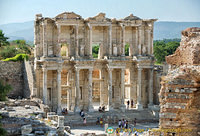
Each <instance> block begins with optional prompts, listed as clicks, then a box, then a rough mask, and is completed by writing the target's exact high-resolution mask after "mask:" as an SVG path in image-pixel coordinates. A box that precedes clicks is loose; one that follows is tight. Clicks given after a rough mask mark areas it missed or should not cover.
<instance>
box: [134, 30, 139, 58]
mask: <svg viewBox="0 0 200 136" xmlns="http://www.w3.org/2000/svg"><path fill="white" fill-rule="evenodd" d="M137 46H138V27H135V47H134V48H135V50H136V51H135V53H136V54H138V53H139V52H138V51H139V48H138V47H137Z"/></svg>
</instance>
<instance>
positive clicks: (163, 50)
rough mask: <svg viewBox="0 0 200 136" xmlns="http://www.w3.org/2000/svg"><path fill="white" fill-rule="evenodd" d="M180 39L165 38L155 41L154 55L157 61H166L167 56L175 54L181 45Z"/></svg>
mask: <svg viewBox="0 0 200 136" xmlns="http://www.w3.org/2000/svg"><path fill="white" fill-rule="evenodd" d="M178 41H180V40H178V39H175V41H173V39H164V40H159V41H154V56H155V58H156V60H157V63H162V62H164V61H165V56H168V55H171V54H173V53H174V52H175V51H176V49H177V48H178V46H179V45H180V42H178Z"/></svg>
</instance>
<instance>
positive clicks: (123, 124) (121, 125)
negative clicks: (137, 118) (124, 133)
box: [118, 119, 128, 129]
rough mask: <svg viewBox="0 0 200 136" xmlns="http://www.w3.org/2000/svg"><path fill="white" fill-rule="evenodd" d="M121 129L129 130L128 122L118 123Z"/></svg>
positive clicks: (121, 121)
mask: <svg viewBox="0 0 200 136" xmlns="http://www.w3.org/2000/svg"><path fill="white" fill-rule="evenodd" d="M118 126H119V128H125V129H128V120H125V119H122V120H119V121H118Z"/></svg>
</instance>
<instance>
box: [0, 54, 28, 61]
mask: <svg viewBox="0 0 200 136" xmlns="http://www.w3.org/2000/svg"><path fill="white" fill-rule="evenodd" d="M24 59H26V60H28V55H27V54H17V55H16V56H15V57H12V58H6V59H4V60H3V61H24Z"/></svg>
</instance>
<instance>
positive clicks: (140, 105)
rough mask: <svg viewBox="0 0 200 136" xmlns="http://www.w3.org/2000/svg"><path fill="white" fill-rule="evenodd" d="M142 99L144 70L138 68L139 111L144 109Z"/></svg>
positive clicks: (137, 105)
mask: <svg viewBox="0 0 200 136" xmlns="http://www.w3.org/2000/svg"><path fill="white" fill-rule="evenodd" d="M141 99H142V68H138V88H137V104H136V108H137V109H138V110H141V109H143V105H142V103H141Z"/></svg>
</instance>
